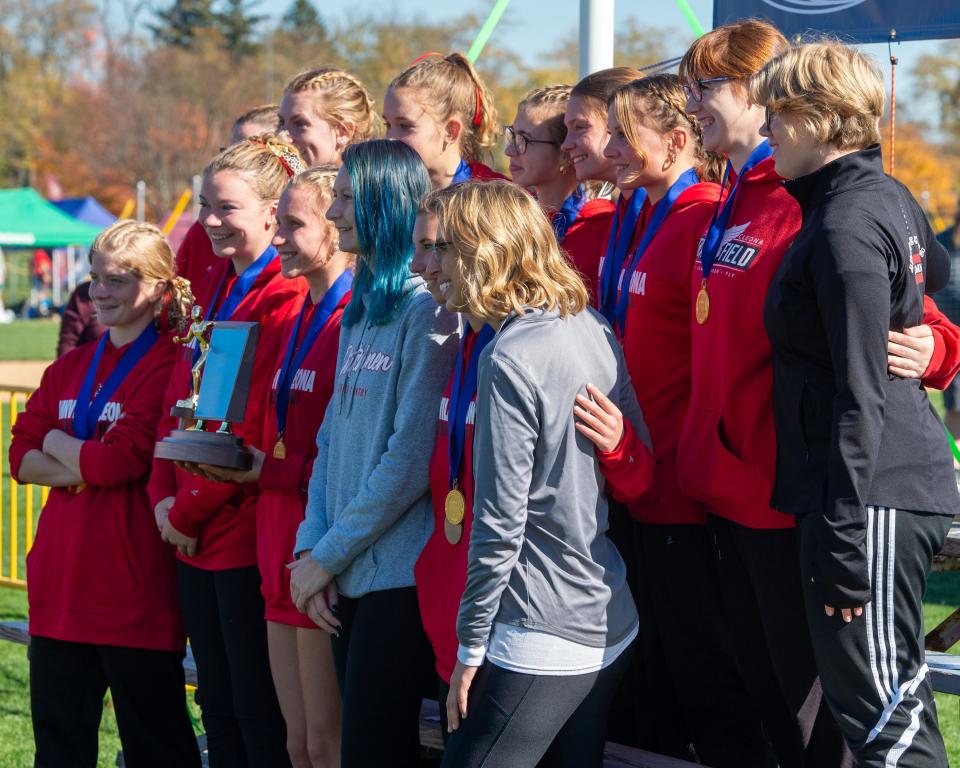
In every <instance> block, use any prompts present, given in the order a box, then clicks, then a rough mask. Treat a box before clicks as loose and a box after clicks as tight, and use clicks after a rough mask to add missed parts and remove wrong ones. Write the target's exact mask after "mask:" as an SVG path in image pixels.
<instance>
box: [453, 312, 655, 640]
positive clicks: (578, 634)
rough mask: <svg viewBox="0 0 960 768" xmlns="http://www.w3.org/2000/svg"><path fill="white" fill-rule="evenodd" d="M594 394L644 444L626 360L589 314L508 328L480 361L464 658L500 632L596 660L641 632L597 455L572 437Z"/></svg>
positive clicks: (463, 605)
mask: <svg viewBox="0 0 960 768" xmlns="http://www.w3.org/2000/svg"><path fill="white" fill-rule="evenodd" d="M588 383H591V384H593V385H595V386H596V387H597V388H598V389H600V391H601V392H603V393H604V394H606V395H607V396H608V397H609V398H610V399H611V400H612V401H613V402H614V404H616V405H617V406H618V407H619V408H620V409H621V411H623V414H624V418H626V419H629V420H630V422H631V423H632V424H633V426H634V428H635V429H636V431H637V434H638V435H640V436H641V438H643V439H644V440H645V441H646V442H647V443H648V444H649V437H648V432H647V429H646V425H645V424H644V422H643V416H642V414H641V413H640V407H639V405H638V404H637V399H636V395H635V394H634V391H633V385H632V384H631V383H630V376H629V374H628V373H627V369H626V364H625V362H624V359H623V352H622V350H621V349H620V345H619V343H618V342H617V340H616V338H615V337H614V334H613V332H612V331H611V330H610V327H609V326H608V325H607V323H606V322H605V321H604V320H603V319H602V318H601V317H600V315H598V314H597V313H596V312H594V311H593V310H592V309H586V310H584V311H582V312H580V313H579V314H577V315H574V316H568V317H566V318H561V317H560V316H559V313H557V312H544V311H542V310H527V312H526V313H525V314H524V315H522V316H511V317H509V318H507V320H506V322H505V323H504V324H503V326H502V327H501V329H500V331H499V332H498V333H497V335H496V336H495V337H494V339H493V341H491V342H490V344H489V345H488V347H487V348H486V349H485V350H484V351H483V353H482V355H481V357H480V371H479V384H478V393H477V412H476V414H477V415H476V424H475V427H474V444H473V445H474V447H473V456H474V460H473V463H474V478H475V488H476V490H475V494H474V507H473V527H472V529H471V533H470V553H469V562H468V568H467V586H466V590H465V591H464V594H463V598H462V599H461V601H460V614H459V617H458V620H457V637H458V639H459V641H460V644H461V645H462V646H466V647H467V648H470V649H473V650H476V649H477V648H479V647H482V646H485V645H486V643H487V641H488V638H489V635H490V631H491V628H492V625H493V623H494V621H496V622H500V623H506V624H514V625H517V626H520V627H527V628H530V629H535V630H538V631H541V632H546V633H549V634H553V635H557V636H559V637H562V638H565V639H567V640H571V641H573V642H577V643H581V644H583V645H587V646H592V647H596V648H606V647H608V646H611V645H615V644H616V643H618V642H620V641H621V640H623V639H624V637H625V636H626V635H627V634H628V633H629V632H630V631H631V630H632V629H633V628H634V626H636V623H637V611H636V608H635V606H634V603H633V597H632V596H631V594H630V588H629V587H628V586H627V583H626V567H625V565H624V563H623V560H622V559H621V557H620V554H619V553H618V552H617V549H616V547H614V545H613V543H612V542H611V541H610V540H609V539H608V538H607V536H606V534H605V532H606V530H607V527H608V525H607V501H606V497H605V496H604V480H603V477H602V476H601V474H600V469H599V465H598V461H597V457H596V452H595V449H594V445H593V443H591V442H590V441H589V440H587V438H585V437H583V436H582V435H581V434H580V433H579V432H577V431H576V429H575V428H574V416H573V406H574V400H575V398H576V395H577V394H578V393H584V394H585V393H586V390H585V386H586V384H588Z"/></svg>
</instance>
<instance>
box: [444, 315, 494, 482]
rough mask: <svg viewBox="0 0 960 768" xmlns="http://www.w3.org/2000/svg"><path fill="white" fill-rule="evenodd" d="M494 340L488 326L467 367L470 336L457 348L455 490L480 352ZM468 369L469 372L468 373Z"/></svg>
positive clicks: (451, 428)
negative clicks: (465, 356)
mask: <svg viewBox="0 0 960 768" xmlns="http://www.w3.org/2000/svg"><path fill="white" fill-rule="evenodd" d="M493 337H494V331H493V328H491V327H490V326H489V325H484V326H483V328H481V329H480V332H479V333H477V338H476V339H475V340H474V342H473V350H472V351H471V352H470V359H469V360H468V361H467V364H466V366H464V360H463V354H464V348H465V346H466V340H467V337H466V335H464V337H463V338H462V339H460V346H459V347H457V368H456V371H455V373H454V374H453V389H452V390H450V404H449V408H450V409H449V416H448V426H447V435H448V436H449V440H450V446H449V451H450V487H451V488H454V487H456V486H455V483H456V482H457V478H458V477H459V476H460V463H461V462H462V461H463V449H464V444H465V442H466V439H467V412H468V411H469V410H470V403H471V402H472V401H473V397H474V395H476V394H477V369H478V368H479V361H480V353H481V352H483V348H484V347H486V346H487V344H489V343H490V340H491V339H492V338H493ZM464 368H466V370H464Z"/></svg>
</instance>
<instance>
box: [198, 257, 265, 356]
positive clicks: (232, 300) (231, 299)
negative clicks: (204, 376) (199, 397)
mask: <svg viewBox="0 0 960 768" xmlns="http://www.w3.org/2000/svg"><path fill="white" fill-rule="evenodd" d="M276 256H277V249H276V248H274V247H273V246H272V245H268V246H267V250H265V251H264V252H263V253H261V254H260V256H259V258H257V260H256V261H255V262H253V264H251V265H250V266H249V267H247V268H246V269H245V270H243V274H241V275H237V279H236V281H235V282H234V283H233V286H232V287H231V288H230V293H228V294H227V298H226V299H224V300H223V304H222V305H221V306H220V309H218V310H217V314H216V315H214V316H213V319H214V320H229V319H230V316H231V315H232V314H233V313H234V311H235V310H236V308H237V307H239V306H240V302H241V301H243V300H244V299H245V298H246V297H247V294H248V293H250V289H251V288H253V284H254V283H255V282H256V281H257V278H258V277H260V275H261V274H262V273H263V270H265V269H266V268H267V267H268V266H269V265H270V262H272V261H273V260H274V258H276ZM229 271H230V268H229V266H228V267H227V272H229ZM227 272H224V273H223V277H221V278H220V282H219V283H218V284H217V290H216V291H215V292H214V294H213V300H212V301H211V302H210V306H209V307H207V312H206V315H205V316H204V318H203V319H204V320H209V319H210V316H211V315H213V308H214V307H216V306H217V302H218V301H219V300H220V294H221V293H222V292H223V285H224V283H226V281H227ZM190 343H191V344H193V345H194V347H193V362H197V358H199V357H200V347H199V346H198V345H197V343H196V342H195V341H192V342H190Z"/></svg>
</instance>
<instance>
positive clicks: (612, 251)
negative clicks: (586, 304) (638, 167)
mask: <svg viewBox="0 0 960 768" xmlns="http://www.w3.org/2000/svg"><path fill="white" fill-rule="evenodd" d="M646 199H647V193H646V191H645V190H643V189H635V190H633V194H632V195H630V200H629V201H627V206H626V210H625V211H624V215H623V222H622V223H621V222H620V207H621V206H620V203H619V202H618V203H617V210H616V213H614V214H613V225H612V226H611V227H610V239H609V240H608V241H607V251H606V255H605V257H604V259H603V270H602V271H601V273H600V314H602V315H603V316H604V317H605V318H607V321H608V322H609V323H610V324H611V325H613V324H614V322H615V321H616V318H615V317H614V313H615V312H616V303H617V281H618V280H619V277H620V270H621V269H622V268H623V259H624V257H625V256H626V255H627V248H629V247H630V240H632V239H633V230H634V228H635V227H636V226H637V219H638V218H640V211H641V210H642V209H643V203H644V201H645V200H646Z"/></svg>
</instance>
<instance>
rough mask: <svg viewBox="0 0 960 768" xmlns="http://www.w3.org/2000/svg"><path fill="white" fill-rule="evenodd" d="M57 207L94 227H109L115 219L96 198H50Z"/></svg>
mask: <svg viewBox="0 0 960 768" xmlns="http://www.w3.org/2000/svg"><path fill="white" fill-rule="evenodd" d="M50 202H52V203H53V204H54V205H55V206H57V208H59V209H60V210H61V211H63V212H64V213H67V214H69V215H70V216H73V218H75V219H78V220H79V221H82V222H84V223H86V224H90V225H91V226H94V227H99V228H101V229H102V228H103V227H109V226H110V225H111V224H113V222H115V221H116V220H117V217H116V216H114V215H113V214H112V213H110V211H108V210H107V209H106V208H104V207H103V206H102V205H100V203H98V202H97V200H96V198H93V197H90V196H89V195H88V196H87V197H69V198H67V199H65V200H51V201H50Z"/></svg>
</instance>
